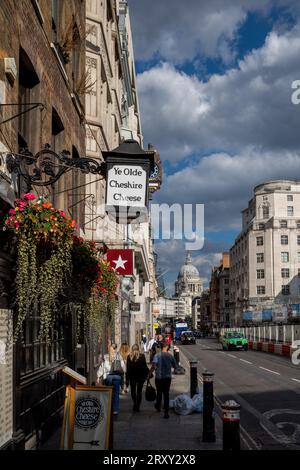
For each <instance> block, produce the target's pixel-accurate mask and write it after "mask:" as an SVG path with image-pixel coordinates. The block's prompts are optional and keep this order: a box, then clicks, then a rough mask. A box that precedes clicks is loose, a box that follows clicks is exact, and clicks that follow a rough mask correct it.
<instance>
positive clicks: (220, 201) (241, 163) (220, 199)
mask: <svg viewBox="0 0 300 470" xmlns="http://www.w3.org/2000/svg"><path fill="white" fill-rule="evenodd" d="M299 174H300V151H299V152H298V151H293V152H292V151H291V152H289V151H285V152H282V151H280V152H270V151H269V152H261V151H257V150H256V149H255V148H252V149H247V150H246V151H244V152H242V153H241V154H237V155H234V156H231V155H228V154H226V153H216V154H212V155H209V156H207V157H204V158H201V159H199V161H198V162H197V163H195V164H193V165H190V166H186V167H185V168H184V169H182V170H179V171H177V172H175V173H174V174H172V175H170V176H168V177H166V178H165V180H164V183H163V185H162V187H161V190H160V191H159V192H158V193H157V196H156V199H157V200H158V202H159V201H160V202H164V203H168V204H173V203H174V202H180V203H182V204H191V203H194V204H196V203H199V204H200V203H202V204H204V206H205V211H204V219H205V231H222V230H229V229H235V230H239V229H240V228H241V214H240V212H241V210H242V209H244V208H245V207H246V206H247V204H248V200H250V199H251V197H252V190H253V188H254V187H255V186H256V185H257V184H260V183H262V182H263V181H266V180H270V179H281V178H287V179H289V178H295V177H297V175H299ZM187 188H188V190H187Z"/></svg>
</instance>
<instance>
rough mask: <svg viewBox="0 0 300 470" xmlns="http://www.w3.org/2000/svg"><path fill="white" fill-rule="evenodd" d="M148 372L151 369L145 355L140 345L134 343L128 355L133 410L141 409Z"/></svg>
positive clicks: (128, 374) (128, 373)
mask: <svg viewBox="0 0 300 470" xmlns="http://www.w3.org/2000/svg"><path fill="white" fill-rule="evenodd" d="M148 374H149V369H148V367H147V364H146V359H145V356H144V354H141V352H140V348H139V346H138V345H137V344H134V345H133V346H132V348H131V353H130V354H129V356H128V357H127V377H128V379H129V382H130V391H131V398H132V401H133V411H140V405H141V402H142V391H143V385H144V382H145V380H146V378H147V377H148Z"/></svg>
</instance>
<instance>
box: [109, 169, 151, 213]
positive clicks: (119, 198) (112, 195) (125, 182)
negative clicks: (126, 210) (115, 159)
mask: <svg viewBox="0 0 300 470" xmlns="http://www.w3.org/2000/svg"><path fill="white" fill-rule="evenodd" d="M147 183H148V182H147V172H146V170H145V169H144V168H143V167H141V166H138V165H117V164H116V165H113V166H112V167H111V168H109V169H108V171H107V181H106V185H107V186H106V187H107V189H106V205H107V206H118V207H145V205H146V191H147Z"/></svg>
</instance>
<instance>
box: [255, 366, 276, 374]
mask: <svg viewBox="0 0 300 470" xmlns="http://www.w3.org/2000/svg"><path fill="white" fill-rule="evenodd" d="M259 368H260V369H263V370H267V371H268V372H272V374H277V375H280V374H279V372H275V370H271V369H266V368H265V367H262V366H259Z"/></svg>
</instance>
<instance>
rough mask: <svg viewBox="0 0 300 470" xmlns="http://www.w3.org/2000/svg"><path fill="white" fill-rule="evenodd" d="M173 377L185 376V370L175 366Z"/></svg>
mask: <svg viewBox="0 0 300 470" xmlns="http://www.w3.org/2000/svg"><path fill="white" fill-rule="evenodd" d="M174 374H175V375H184V374H185V368H184V367H182V366H177V367H176V369H175V370H174Z"/></svg>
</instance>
